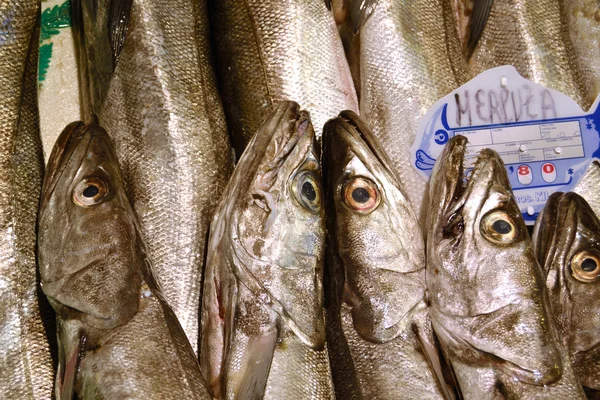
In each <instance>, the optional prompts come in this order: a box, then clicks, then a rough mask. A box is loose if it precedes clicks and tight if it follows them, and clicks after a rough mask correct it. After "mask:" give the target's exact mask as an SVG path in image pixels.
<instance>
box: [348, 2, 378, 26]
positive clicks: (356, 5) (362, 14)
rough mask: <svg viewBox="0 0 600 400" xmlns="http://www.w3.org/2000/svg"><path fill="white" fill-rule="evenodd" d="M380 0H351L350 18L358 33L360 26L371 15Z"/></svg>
mask: <svg viewBox="0 0 600 400" xmlns="http://www.w3.org/2000/svg"><path fill="white" fill-rule="evenodd" d="M377 2H378V0H351V1H350V20H351V21H352V31H353V32H354V34H357V33H358V32H359V31H360V28H362V26H363V25H364V24H365V22H366V21H367V19H368V18H369V17H370V16H371V14H372V13H373V11H374V10H375V7H376V6H377Z"/></svg>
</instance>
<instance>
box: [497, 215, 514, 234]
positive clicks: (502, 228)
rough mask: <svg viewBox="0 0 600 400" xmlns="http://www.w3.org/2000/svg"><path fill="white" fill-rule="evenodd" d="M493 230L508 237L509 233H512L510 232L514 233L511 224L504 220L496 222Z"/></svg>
mask: <svg viewBox="0 0 600 400" xmlns="http://www.w3.org/2000/svg"><path fill="white" fill-rule="evenodd" d="M492 228H493V229H494V230H495V231H496V232H498V233H499V234H501V235H506V234H507V233H510V231H512V227H511V226H510V224H509V223H508V222H506V221H504V220H503V219H499V220H497V221H494V224H493V225H492Z"/></svg>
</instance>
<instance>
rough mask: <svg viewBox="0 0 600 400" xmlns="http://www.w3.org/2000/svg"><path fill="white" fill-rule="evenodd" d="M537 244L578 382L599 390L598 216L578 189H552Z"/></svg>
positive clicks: (539, 222) (538, 226) (535, 237)
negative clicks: (565, 191) (562, 191)
mask: <svg viewBox="0 0 600 400" xmlns="http://www.w3.org/2000/svg"><path fill="white" fill-rule="evenodd" d="M533 244H534V247H535V250H536V253H537V257H538V260H539V262H540V264H541V265H542V267H543V269H544V272H545V275H546V287H547V288H548V293H549V297H550V302H551V304H552V311H553V312H554V315H555V317H556V325H557V327H558V332H559V336H560V337H561V338H562V340H563V343H564V345H565V347H566V348H567V349H568V350H569V354H570V355H571V359H572V360H573V368H574V370H575V374H576V376H577V378H579V381H580V382H581V383H582V384H583V386H585V387H586V388H588V389H593V390H596V391H598V390H600V296H599V295H600V279H599V278H598V277H599V276H600V220H598V217H597V216H596V215H595V214H594V212H593V211H592V209H591V208H590V206H589V205H588V204H587V202H586V201H585V200H584V199H583V197H581V196H579V195H578V194H576V193H560V192H559V193H554V194H553V195H552V196H550V197H549V198H548V201H547V202H546V206H545V208H544V210H543V211H542V213H541V214H540V216H539V217H538V219H537V221H536V225H535V230H534V233H533Z"/></svg>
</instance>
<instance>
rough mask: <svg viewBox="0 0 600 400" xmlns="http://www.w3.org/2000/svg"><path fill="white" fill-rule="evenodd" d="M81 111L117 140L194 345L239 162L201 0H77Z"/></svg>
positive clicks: (150, 240) (161, 275) (159, 265)
mask: <svg viewBox="0 0 600 400" xmlns="http://www.w3.org/2000/svg"><path fill="white" fill-rule="evenodd" d="M73 7H74V13H75V18H74V24H75V23H76V24H77V27H76V29H77V32H78V34H79V38H78V40H79V48H80V55H81V56H82V61H81V63H80V69H81V70H82V78H81V81H82V82H83V85H84V88H83V91H82V92H83V94H84V95H85V96H87V97H84V100H85V101H84V106H85V107H84V111H85V113H86V118H87V119H88V120H89V121H92V120H93V115H94V114H95V115H96V116H97V118H98V121H99V123H100V125H101V126H102V127H104V128H105V129H106V130H107V132H108V133H109V135H111V137H112V138H113V139H114V142H115V146H116V152H117V156H118V157H119V162H120V163H121V167H122V170H123V175H124V178H125V183H126V187H127V191H128V195H129V198H130V199H131V201H132V204H133V207H134V209H135V211H136V213H137V215H138V216H139V220H140V224H141V229H142V233H143V235H144V238H145V239H146V241H147V244H148V251H149V253H150V256H151V257H152V259H153V260H154V262H155V266H156V275H157V279H158V281H159V284H160V285H161V287H162V290H163V293H164V295H165V297H166V299H167V301H168V302H169V304H170V305H171V307H172V308H173V311H174V312H175V314H176V315H177V317H178V318H179V320H180V321H181V324H182V326H183V329H184V330H185V332H186V334H187V336H188V338H189V340H190V342H191V343H192V346H193V348H194V349H195V350H196V349H197V346H198V331H199V323H198V315H199V308H200V305H199V301H200V291H201V290H200V289H201V281H202V267H203V260H204V255H205V243H206V239H207V235H208V225H209V223H210V218H211V216H212V213H213V211H214V207H215V206H216V203H217V202H218V200H219V198H220V196H221V193H222V191H223V189H224V188H225V185H226V183H227V180H228V178H229V176H230V174H231V171H232V169H233V166H232V150H231V147H230V145H229V141H228V138H227V130H226V126H225V115H224V113H223V109H222V106H221V102H220V99H219V97H218V94H217V90H216V82H215V77H214V72H213V70H212V65H211V62H210V50H209V38H208V20H207V18H208V17H207V10H206V4H205V1H203V0H129V1H125V0H73Z"/></svg>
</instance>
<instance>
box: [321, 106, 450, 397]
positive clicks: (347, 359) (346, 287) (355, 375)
mask: <svg viewBox="0 0 600 400" xmlns="http://www.w3.org/2000/svg"><path fill="white" fill-rule="evenodd" d="M323 149H324V151H323V164H324V174H325V179H326V192H327V198H326V203H327V216H328V232H329V233H328V236H329V237H328V241H329V242H328V250H327V252H328V255H327V260H328V261H327V268H326V278H325V282H328V286H327V287H326V288H325V293H326V297H325V304H326V305H327V308H326V321H327V339H328V345H329V349H330V359H331V365H332V371H333V377H334V384H335V388H336V397H337V398H340V399H419V398H423V399H425V398H426V399H435V398H438V399H441V398H444V395H443V394H444V392H445V391H447V389H446V388H445V386H443V385H445V383H443V381H441V382H440V381H439V380H437V378H438V377H437V376H436V374H435V372H434V368H432V364H433V365H436V366H439V359H437V353H436V351H435V344H434V339H433V336H432V328H431V323H430V321H429V316H428V312H427V305H426V303H425V290H426V287H425V244H424V242H423V237H422V235H421V233H420V227H419V224H418V221H417V218H416V216H415V214H414V212H413V210H412V208H411V206H410V203H409V202H408V199H407V198H406V197H405V195H404V193H403V192H402V188H401V186H400V184H399V183H398V180H397V177H396V173H395V172H394V170H393V169H392V167H391V165H390V163H389V160H388V159H387V156H386V155H385V152H384V150H383V149H382V148H381V146H380V145H379V143H378V142H377V141H376V139H375V138H374V137H373V135H372V133H371V132H370V131H369V129H368V128H367V127H366V125H365V124H364V122H363V121H362V120H360V118H359V117H358V115H356V114H354V113H352V112H343V113H342V114H340V116H339V117H337V118H335V119H332V120H330V121H329V122H327V124H326V125H325V129H324V131H323ZM429 349H432V350H433V351H431V352H428V350H429ZM432 358H433V360H432ZM438 368H439V367H438ZM438 372H439V369H438Z"/></svg>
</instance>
